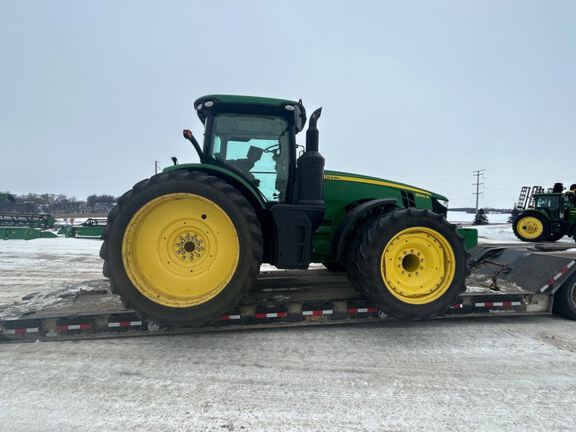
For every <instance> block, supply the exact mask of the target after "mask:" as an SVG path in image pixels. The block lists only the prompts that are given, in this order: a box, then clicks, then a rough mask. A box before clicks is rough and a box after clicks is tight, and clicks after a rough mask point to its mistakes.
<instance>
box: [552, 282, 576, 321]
mask: <svg viewBox="0 0 576 432" xmlns="http://www.w3.org/2000/svg"><path fill="white" fill-rule="evenodd" d="M554 313H556V314H558V315H562V316H563V317H565V318H568V319H571V320H576V277H574V276H573V277H571V278H570V279H568V280H567V281H566V282H565V283H564V285H562V287H561V288H560V289H559V290H558V291H556V293H555V294H554Z"/></svg>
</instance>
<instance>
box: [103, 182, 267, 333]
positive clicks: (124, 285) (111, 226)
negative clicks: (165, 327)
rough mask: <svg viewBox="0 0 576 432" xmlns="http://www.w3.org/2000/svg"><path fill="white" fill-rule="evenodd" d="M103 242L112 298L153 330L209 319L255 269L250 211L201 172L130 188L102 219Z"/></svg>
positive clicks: (247, 283) (255, 228)
mask: <svg viewBox="0 0 576 432" xmlns="http://www.w3.org/2000/svg"><path fill="white" fill-rule="evenodd" d="M103 237H104V239H105V241H104V243H103V244H102V248H101V251H100V255H101V257H102V258H103V259H104V260H105V261H104V267H103V272H104V275H105V276H107V277H108V278H109V279H110V286H111V289H112V291H113V292H114V293H115V294H119V295H120V297H121V298H122V300H123V302H124V303H125V304H126V305H128V306H130V307H131V308H133V309H134V310H135V311H136V312H138V313H139V314H141V315H142V316H144V317H146V318H150V319H152V320H154V321H155V322H157V323H161V324H189V325H199V324H202V323H205V322H209V321H213V320H215V319H217V318H218V317H219V316H220V315H221V314H222V313H225V312H227V311H228V310H230V309H232V308H233V307H234V306H235V305H236V304H237V303H238V302H239V301H240V299H241V297H242V296H243V295H244V294H245V293H246V292H247V291H248V290H249V289H250V288H251V287H252V286H253V283H254V281H255V279H256V276H257V274H258V271H259V268H260V264H261V262H262V232H261V228H260V223H259V220H258V218H257V216H256V214H255V212H254V210H253V208H252V206H251V205H250V204H249V203H248V201H247V200H246V199H245V198H244V196H243V195H242V194H240V193H239V192H238V191H237V190H236V189H235V188H233V187H232V186H231V185H229V184H228V183H226V182H225V181H223V180H221V179H219V178H217V177H213V176H209V175H207V174H205V173H201V172H189V171H175V172H172V173H169V174H159V175H156V176H154V177H152V178H150V179H149V180H143V181H141V182H139V183H137V184H136V185H134V187H133V188H132V190H131V191H129V192H127V193H126V194H124V195H123V196H122V197H121V198H120V199H119V200H118V204H117V206H116V208H115V209H113V211H111V212H110V215H109V218H108V227H107V228H106V231H105V233H104V235H103Z"/></svg>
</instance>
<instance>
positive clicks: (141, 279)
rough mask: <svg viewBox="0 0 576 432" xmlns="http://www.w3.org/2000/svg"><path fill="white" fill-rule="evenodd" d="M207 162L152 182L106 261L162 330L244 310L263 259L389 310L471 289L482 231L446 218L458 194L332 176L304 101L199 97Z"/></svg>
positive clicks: (114, 215) (112, 219) (115, 235)
mask: <svg viewBox="0 0 576 432" xmlns="http://www.w3.org/2000/svg"><path fill="white" fill-rule="evenodd" d="M194 106H195V109H196V112H197V114H198V116H199V118H200V120H201V121H202V123H203V124H204V127H205V131H204V143H203V147H201V146H200V144H199V143H198V142H197V140H196V139H195V137H194V135H193V134H192V133H191V132H190V131H187V130H185V131H184V137H185V138H187V139H188V140H189V141H191V143H192V144H193V146H194V148H195V149H196V152H197V153H198V156H199V159H200V163H183V164H180V163H178V161H177V160H176V158H172V160H173V162H174V165H173V166H170V167H168V168H166V169H164V171H163V172H162V173H160V174H158V175H155V176H153V177H151V178H149V179H146V180H142V181H140V182H139V183H137V184H135V185H134V187H133V188H132V189H131V190H130V191H128V192H126V193H125V194H124V195H123V196H122V197H120V198H119V200H118V203H117V205H116V207H114V209H113V210H112V211H111V212H110V214H109V216H108V225H107V228H106V230H105V232H104V235H103V238H104V242H103V244H102V248H101V252H100V255H101V257H102V258H103V259H104V267H103V273H104V275H105V276H106V277H108V278H109V279H110V286H111V291H112V292H113V293H116V294H119V295H120V296H121V298H122V300H123V301H124V303H125V305H126V306H127V307H130V308H133V309H134V310H135V311H136V312H138V313H139V314H140V315H142V316H144V317H146V318H149V319H152V320H154V321H155V322H157V323H159V324H181V325H184V324H185V325H199V324H202V323H205V322H210V321H214V320H216V319H218V317H219V316H220V315H221V314H223V313H225V312H228V311H230V310H233V309H234V307H235V306H236V305H237V304H238V302H239V301H240V300H241V298H242V297H243V296H244V295H245V294H246V293H247V292H248V291H249V290H250V289H251V288H252V286H253V285H254V282H255V280H256V277H257V275H258V273H259V270H260V266H261V264H262V263H269V264H272V265H274V266H276V267H277V268H279V269H307V268H308V266H309V264H310V263H311V262H316V263H323V264H324V265H325V266H326V267H327V268H328V269H329V270H333V271H345V272H346V273H347V275H348V278H349V280H350V282H351V283H352V284H353V286H354V287H355V288H356V289H357V290H358V291H359V292H361V293H363V294H364V295H365V296H366V297H367V298H368V299H370V300H372V301H373V302H374V303H375V304H376V305H377V306H378V307H379V308H380V309H381V310H382V311H383V312H385V313H386V314H389V315H392V316H394V317H397V318H400V319H406V320H414V319H427V318H430V317H433V316H436V315H438V314H441V313H443V312H444V311H445V310H446V309H447V308H448V307H449V306H450V305H452V304H454V302H455V300H456V297H457V296H458V295H459V294H460V293H461V292H462V291H463V290H465V285H464V283H465V279H466V277H467V275H468V273H469V271H468V265H467V261H468V254H467V252H466V250H467V249H468V248H470V247H473V246H475V244H476V241H477V233H476V231H475V230H466V229H456V227H455V226H454V225H451V224H449V223H448V222H447V221H446V214H447V207H446V206H447V199H446V198H445V197H444V196H442V195H438V194H435V193H432V192H430V191H427V190H425V189H422V188H418V187H413V186H408V185H405V184H401V183H397V182H393V181H388V180H384V179H381V178H374V177H368V176H363V175H357V174H350V173H345V172H335V171H324V158H323V157H322V155H321V154H320V153H319V152H318V136H319V133H318V129H317V122H318V119H319V118H320V114H321V109H317V110H316V111H314V113H312V115H311V116H310V121H309V126H308V130H307V132H306V148H305V149H304V147H302V146H300V145H298V144H297V143H296V135H297V133H298V132H300V131H301V130H303V128H304V125H305V122H306V111H305V109H304V106H303V105H302V102H301V101H299V102H295V101H290V100H280V99H270V98H260V97H248V96H224V95H211V96H204V97H202V98H200V99H198V100H196V102H195V105H194Z"/></svg>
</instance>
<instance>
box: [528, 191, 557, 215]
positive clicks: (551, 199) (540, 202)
mask: <svg viewBox="0 0 576 432" xmlns="http://www.w3.org/2000/svg"><path fill="white" fill-rule="evenodd" d="M534 208H535V209H537V210H541V211H543V212H545V213H547V215H548V217H549V218H550V219H562V217H563V214H564V202H563V197H562V194H561V193H546V194H540V195H535V196H534Z"/></svg>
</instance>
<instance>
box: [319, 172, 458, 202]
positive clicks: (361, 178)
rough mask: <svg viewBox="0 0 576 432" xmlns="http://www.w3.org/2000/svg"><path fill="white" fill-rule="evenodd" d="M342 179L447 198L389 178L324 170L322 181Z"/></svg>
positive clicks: (440, 198)
mask: <svg viewBox="0 0 576 432" xmlns="http://www.w3.org/2000/svg"><path fill="white" fill-rule="evenodd" d="M330 180H332V181H342V182H351V183H358V184H367V185H373V186H382V187H385V188H392V189H397V190H404V191H406V192H414V193H415V194H416V195H420V196H421V197H426V198H428V197H431V198H435V199H437V200H438V201H441V202H442V201H444V202H447V201H448V198H446V197H445V196H443V195H440V194H437V193H434V192H430V191H429V190H426V189H422V188H419V187H415V186H410V185H407V184H404V183H398V182H395V181H391V180H386V179H382V178H378V177H369V176H365V175H360V174H353V173H348V172H343V171H328V170H327V171H324V181H330Z"/></svg>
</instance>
